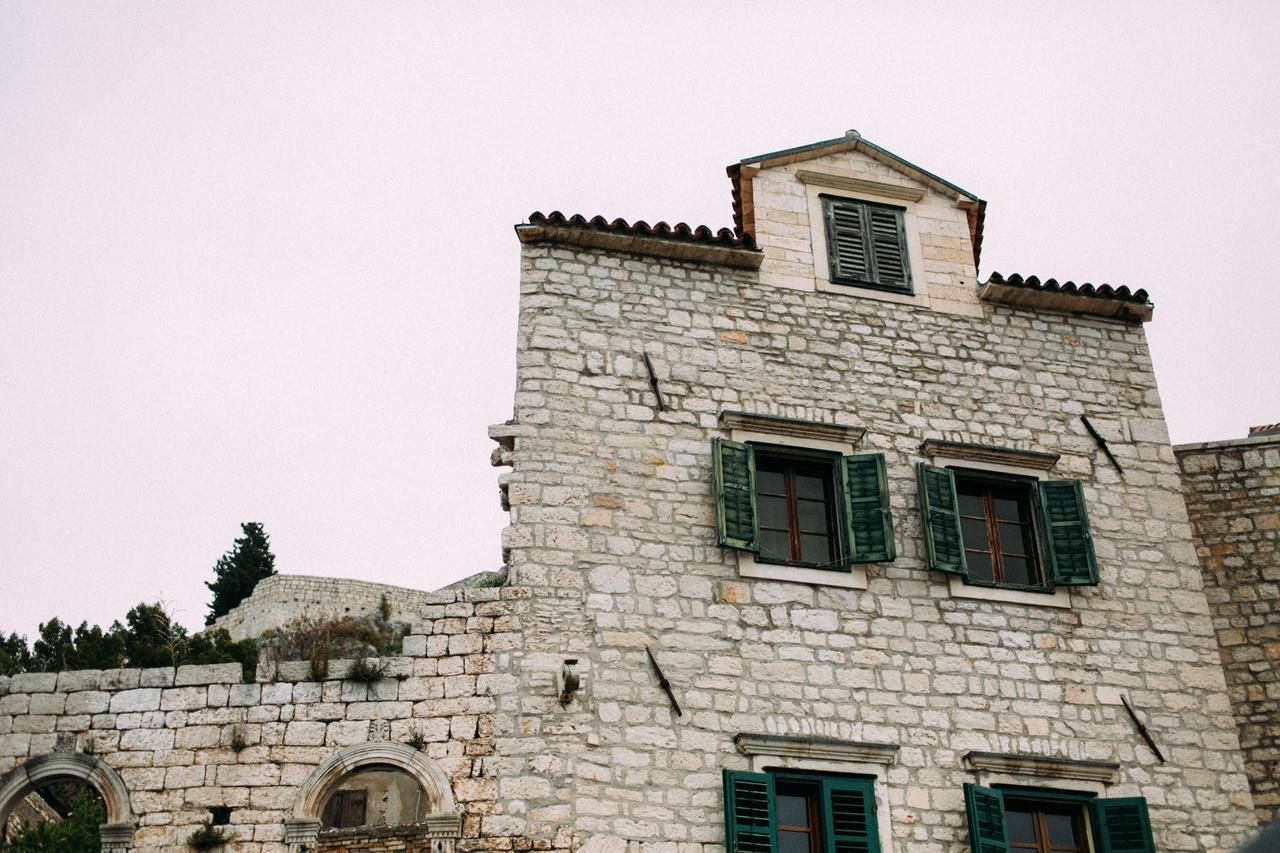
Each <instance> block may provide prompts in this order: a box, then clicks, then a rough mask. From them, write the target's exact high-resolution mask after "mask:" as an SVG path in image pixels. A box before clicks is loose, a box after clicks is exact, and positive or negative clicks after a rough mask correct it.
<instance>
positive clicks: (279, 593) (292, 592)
mask: <svg viewBox="0 0 1280 853" xmlns="http://www.w3.org/2000/svg"><path fill="white" fill-rule="evenodd" d="M383 601H386V603H387V605H388V606H389V607H390V609H391V617H390V618H391V620H392V621H394V622H405V623H409V622H412V621H413V620H414V619H415V618H417V616H418V615H419V614H420V613H421V612H422V608H423V607H425V606H426V605H427V604H428V603H429V602H430V601H431V593H429V592H424V591H422V590H418V589H408V588H407V587H403V586H390V585H389V584H382V583H370V582H369V581H358V580H352V579H350V578H321V577H311V576H309V575H272V576H271V577H269V578H265V579H263V580H262V581H259V583H258V585H257V586H256V587H254V590H253V594H252V595H250V596H249V597H248V598H246V599H245V600H244V601H242V602H240V604H238V605H236V607H234V608H233V609H232V610H231V612H230V613H227V614H226V615H225V616H222V617H221V618H219V619H217V620H216V621H215V622H214V623H213V626H212V627H214V628H224V629H226V631H227V632H228V633H230V634H231V637H232V639H235V640H244V639H256V638H257V637H258V636H259V635H261V634H262V632H263V631H267V630H269V629H272V628H279V627H281V626H282V625H284V624H285V623H287V622H289V620H291V619H294V618H297V617H299V616H305V617H310V618H313V619H319V618H332V617H335V616H351V617H354V618H359V617H362V616H372V615H374V614H376V613H378V611H379V608H380V607H382V602H383Z"/></svg>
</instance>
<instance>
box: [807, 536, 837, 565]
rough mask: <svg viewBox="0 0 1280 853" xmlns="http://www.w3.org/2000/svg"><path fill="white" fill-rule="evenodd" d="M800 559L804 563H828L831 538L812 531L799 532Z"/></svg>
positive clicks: (829, 560)
mask: <svg viewBox="0 0 1280 853" xmlns="http://www.w3.org/2000/svg"><path fill="white" fill-rule="evenodd" d="M800 559H801V560H802V561H804V562H806V563H830V562H831V540H830V539H829V538H827V537H826V536H815V535H814V534H812V533H802V534H800Z"/></svg>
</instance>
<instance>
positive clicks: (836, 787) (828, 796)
mask: <svg viewBox="0 0 1280 853" xmlns="http://www.w3.org/2000/svg"><path fill="white" fill-rule="evenodd" d="M872 784H873V783H871V782H868V781H866V780H864V779H835V778H832V779H824V780H823V781H822V801H823V807H824V808H823V811H824V815H823V823H824V827H823V828H824V830H825V831H824V833H823V834H824V835H825V836H826V838H827V839H828V841H827V853H880V833H879V832H878V831H877V830H878V827H877V824H876V798H875V794H874V790H873V788H872Z"/></svg>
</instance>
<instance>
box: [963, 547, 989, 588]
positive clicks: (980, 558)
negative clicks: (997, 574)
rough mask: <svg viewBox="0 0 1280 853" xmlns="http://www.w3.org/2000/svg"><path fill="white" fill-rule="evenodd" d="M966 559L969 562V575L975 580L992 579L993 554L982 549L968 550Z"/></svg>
mask: <svg viewBox="0 0 1280 853" xmlns="http://www.w3.org/2000/svg"><path fill="white" fill-rule="evenodd" d="M964 558H965V561H966V562H967V563H968V564H969V577H970V578H972V579H974V580H980V581H989V580H992V574H991V555H990V554H984V553H982V552H981V551H966V552H965V555H964Z"/></svg>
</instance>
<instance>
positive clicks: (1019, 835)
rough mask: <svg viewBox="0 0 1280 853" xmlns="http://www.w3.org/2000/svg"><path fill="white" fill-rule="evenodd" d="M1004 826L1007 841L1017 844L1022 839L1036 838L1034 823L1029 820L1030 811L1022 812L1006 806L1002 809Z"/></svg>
mask: <svg viewBox="0 0 1280 853" xmlns="http://www.w3.org/2000/svg"><path fill="white" fill-rule="evenodd" d="M1004 827H1005V831H1006V832H1008V833H1009V843H1011V844H1017V843H1019V842H1022V841H1032V842H1034V841H1035V840H1036V830H1035V824H1034V823H1033V822H1032V820H1031V812H1024V811H1021V810H1018V809H1011V808H1008V807H1007V806H1006V807H1005V811H1004Z"/></svg>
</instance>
